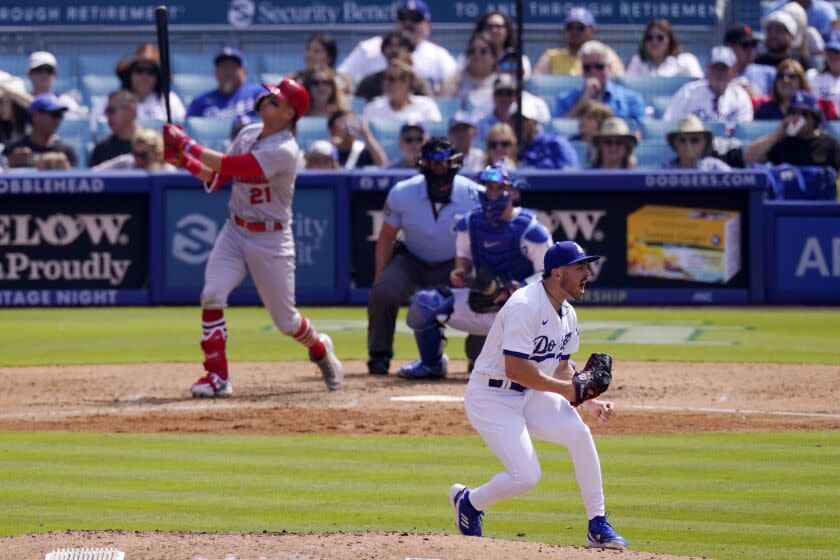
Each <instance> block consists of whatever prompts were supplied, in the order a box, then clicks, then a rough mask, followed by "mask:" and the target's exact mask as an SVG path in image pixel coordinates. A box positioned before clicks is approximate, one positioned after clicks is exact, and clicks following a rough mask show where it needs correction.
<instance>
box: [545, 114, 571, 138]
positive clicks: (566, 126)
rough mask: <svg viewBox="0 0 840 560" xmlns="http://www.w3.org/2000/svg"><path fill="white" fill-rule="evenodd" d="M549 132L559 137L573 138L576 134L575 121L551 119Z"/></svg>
mask: <svg viewBox="0 0 840 560" xmlns="http://www.w3.org/2000/svg"><path fill="white" fill-rule="evenodd" d="M548 128H549V130H551V131H553V132H554V133H555V134H559V135H560V136H567V137H568V136H574V135H575V134H577V133H578V122H577V119H564V118H555V119H551V123H550V124H549V126H548Z"/></svg>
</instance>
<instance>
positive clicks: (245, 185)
mask: <svg viewBox="0 0 840 560" xmlns="http://www.w3.org/2000/svg"><path fill="white" fill-rule="evenodd" d="M261 132H262V124H261V123H258V124H252V125H249V126H246V127H245V128H243V129H242V130H241V131H240V132H239V135H237V137H236V139H235V140H234V141H233V144H232V145H231V147H230V149H229V150H228V154H230V155H241V154H247V153H249V152H250V153H252V154H254V157H255V158H257V161H258V162H259V164H260V167H262V170H263V173H264V175H262V176H260V177H233V186H232V189H231V195H230V202H229V203H228V208H229V209H230V211H231V212H232V213H233V214H235V215H237V216H239V217H240V218H242V219H244V220H248V221H255V222H264V221H274V222H280V223H282V224H283V227H284V228H287V227H289V225H290V224H291V221H292V198H293V197H294V194H295V174H296V171H297V163H298V152H299V148H298V145H297V142H296V141H295V137H294V136H292V133H291V132H290V131H289V130H281V131H280V132H276V133H274V134H272V135H270V136H267V137H265V138H262V139H259V138H258V137H259V135H260V133H261Z"/></svg>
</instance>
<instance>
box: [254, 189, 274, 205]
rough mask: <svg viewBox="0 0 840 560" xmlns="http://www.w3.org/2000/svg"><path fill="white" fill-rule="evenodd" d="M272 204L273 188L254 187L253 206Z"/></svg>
mask: <svg viewBox="0 0 840 560" xmlns="http://www.w3.org/2000/svg"><path fill="white" fill-rule="evenodd" d="M267 202H271V187H263V188H259V187H252V188H251V204H265V203H267Z"/></svg>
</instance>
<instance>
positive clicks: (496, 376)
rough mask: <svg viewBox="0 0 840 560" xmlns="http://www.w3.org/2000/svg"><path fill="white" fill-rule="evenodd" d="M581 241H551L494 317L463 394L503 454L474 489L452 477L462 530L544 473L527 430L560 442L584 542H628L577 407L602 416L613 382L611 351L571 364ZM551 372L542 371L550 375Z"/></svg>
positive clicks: (476, 525)
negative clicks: (612, 516)
mask: <svg viewBox="0 0 840 560" xmlns="http://www.w3.org/2000/svg"><path fill="white" fill-rule="evenodd" d="M599 258H600V257H598V256H595V255H587V254H586V253H584V251H583V249H582V248H581V247H580V245H578V244H577V243H575V242H573V241H562V242H560V243H555V244H554V245H553V246H552V247H551V248H550V249H549V250H548V251H547V252H546V254H545V264H544V270H545V273H544V274H543V280H542V282H536V283H533V284H530V285H528V286H526V287H524V288H522V289H521V290H519V291H517V292H516V293H515V294H513V295H512V296H511V297H510V299H508V301H507V303H505V305H504V307H503V308H502V310H501V311H500V312H499V313H498V314H497V315H496V320H495V321H493V326H492V327H491V328H490V333H489V334H488V335H487V341H486V342H485V344H484V348H483V349H482V350H481V354H480V355H479V356H478V360H476V362H475V369H474V370H473V372H472V374H471V375H470V381H469V383H468V384H467V390H466V394H465V395H464V410H465V412H466V413H467V418H468V419H469V421H470V424H472V426H473V428H475V430H476V431H477V432H478V433H479V434H481V437H482V438H484V441H485V442H486V443H487V446H488V447H489V448H490V450H491V451H492V452H493V453H494V454H495V455H496V456H497V457H498V458H499V461H501V463H502V465H503V466H504V471H503V472H501V473H499V474H497V475H496V476H494V477H493V478H492V479H490V480H489V481H488V482H486V483H484V484H482V485H481V486H479V487H478V488H475V489H474V490H471V489H470V488H468V487H467V486H464V485H463V484H453V485H452V487H451V488H450V490H449V500H450V502H451V503H452V507H453V508H454V509H455V523H456V525H457V526H458V530H459V531H460V532H461V533H462V534H464V535H472V536H481V535H482V532H483V527H482V519H481V518H482V515H483V512H484V510H485V509H486V508H488V507H490V506H492V505H493V504H496V503H498V502H499V501H501V500H504V499H506V498H512V497H514V496H517V495H519V494H524V493H525V492H527V491H529V490H530V489H531V488H533V487H534V486H535V485H536V484H537V482H539V480H540V476H541V469H540V462H539V459H538V458H537V454H536V452H535V451H534V446H533V443H532V441H531V437H536V438H539V439H542V440H546V441H550V442H553V443H557V444H560V445H562V446H564V447H566V448H567V449H568V451H569V455H571V458H572V463H573V465H574V469H575V478H576V479H577V482H578V486H580V491H581V494H582V495H583V503H584V506H585V507H586V514H587V518H588V519H589V526H588V529H589V531H588V534H587V540H588V542H589V546H592V547H598V548H613V549H620V550H623V549H625V548H626V547H627V541H626V540H625V539H624V538H623V537H622V536H621V535H619V534H618V533H616V531H615V529H613V527H612V525H610V523H609V521H607V517H606V515H607V514H606V511H605V509H604V490H603V487H602V485H601V464H600V461H599V459H598V452H597V451H596V450H595V442H594V441H593V439H592V434H591V433H590V431H589V428H588V427H587V425H586V424H584V422H583V420H582V419H581V417H580V415H579V414H578V410H579V409H581V408H583V409H585V410H587V411H588V412H589V413H590V414H592V415H593V416H594V417H595V418H597V419H599V420H601V421H606V420H607V419H608V418H609V417H610V416H612V414H613V404H612V403H611V402H607V401H603V400H599V399H597V397H598V395H600V394H601V393H603V392H604V391H606V390H607V388H608V387H609V384H610V381H611V380H612V359H611V358H610V357H609V356H607V355H606V354H592V356H590V358H589V361H588V362H587V363H586V366H585V367H584V368H583V370H582V371H580V372H575V370H574V369H573V367H572V364H571V362H570V357H571V355H572V354H573V353H574V352H575V351H577V349H578V345H579V342H580V341H579V337H580V331H579V330H578V322H577V314H576V313H575V310H574V308H573V307H572V306H571V304H570V303H569V302H568V300H570V299H577V300H579V299H581V298H582V297H583V294H584V291H585V290H586V283H587V281H588V280H589V278H590V276H591V274H592V272H591V270H590V268H589V263H590V262H592V261H594V260H597V259H599ZM546 372H548V373H546Z"/></svg>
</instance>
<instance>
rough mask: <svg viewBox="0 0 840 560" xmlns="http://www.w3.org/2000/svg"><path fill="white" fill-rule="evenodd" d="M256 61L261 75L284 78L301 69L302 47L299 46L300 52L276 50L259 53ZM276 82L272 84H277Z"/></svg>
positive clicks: (295, 50)
mask: <svg viewBox="0 0 840 560" xmlns="http://www.w3.org/2000/svg"><path fill="white" fill-rule="evenodd" d="M257 60H258V61H259V71H260V72H261V73H270V74H280V75H283V76H285V75H287V74H291V73H292V72H296V71H298V70H300V69H302V68H303V45H301V46H300V50H297V49H288V50H285V49H283V50H281V49H277V50H274V51H272V52H270V53H261V54H260V55H259V56H258V59H257ZM277 81H279V80H277ZM277 81H275V82H274V83H277Z"/></svg>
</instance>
